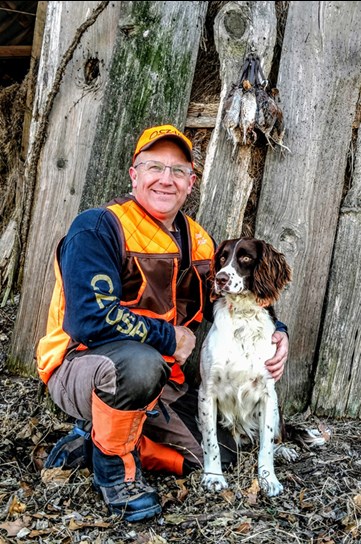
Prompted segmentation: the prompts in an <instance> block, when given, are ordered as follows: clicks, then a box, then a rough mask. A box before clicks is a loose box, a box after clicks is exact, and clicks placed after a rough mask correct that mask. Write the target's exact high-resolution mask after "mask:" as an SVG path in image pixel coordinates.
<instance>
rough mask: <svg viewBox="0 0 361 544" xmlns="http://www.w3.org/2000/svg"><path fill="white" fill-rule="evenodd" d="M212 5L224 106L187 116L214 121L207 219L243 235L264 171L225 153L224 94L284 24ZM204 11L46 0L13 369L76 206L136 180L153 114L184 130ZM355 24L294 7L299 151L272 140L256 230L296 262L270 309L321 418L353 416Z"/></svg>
mask: <svg viewBox="0 0 361 544" xmlns="http://www.w3.org/2000/svg"><path fill="white" fill-rule="evenodd" d="M218 4H219V6H218V7H217V9H218V10H219V13H218V15H217V17H216V19H215V43H216V47H217V51H218V54H219V62H220V74H219V75H220V81H221V86H222V89H221V93H220V96H219V104H218V113H217V115H216V118H215V119H214V118H213V119H214V122H212V116H210V115H208V116H206V117H207V119H206V123H207V124H206V125H204V124H202V121H201V116H199V115H198V114H194V112H191V111H190V110H189V111H188V114H189V115H188V119H190V118H192V120H193V121H194V124H193V125H192V126H193V127H199V128H201V127H204V126H207V127H208V128H209V127H211V130H212V137H211V141H210V143H209V145H208V148H207V150H205V157H204V171H203V181H202V184H201V202H200V207H199V212H198V219H199V220H200V221H201V222H202V223H203V224H204V226H205V227H206V228H208V229H209V231H210V232H211V233H212V234H213V235H214V236H215V238H216V239H217V240H218V241H220V240H221V239H223V238H226V237H229V236H238V235H239V234H240V233H241V231H242V228H243V227H244V222H245V221H244V214H245V211H246V207H247V204H248V203H249V202H248V199H249V195H250V194H251V191H252V190H254V182H255V179H254V177H253V172H252V168H251V167H250V165H251V159H250V157H252V153H253V152H254V150H252V148H250V147H249V146H246V147H240V148H238V149H237V151H236V153H232V152H233V146H232V142H231V141H230V140H229V139H228V138H227V136H226V133H225V130H224V127H222V123H221V116H222V114H223V111H224V101H225V97H226V94H227V92H228V90H229V88H230V85H231V84H232V83H233V82H235V81H236V80H237V78H238V77H239V70H240V67H241V65H242V63H243V60H244V56H245V55H246V54H247V53H249V52H250V51H256V52H257V53H258V54H259V55H260V56H261V57H262V58H263V62H264V69H265V72H266V75H267V73H268V72H269V70H270V66H271V63H274V61H275V58H274V53H275V51H276V47H275V36H276V33H277V31H278V30H279V28H277V27H276V17H275V3H274V2H242V1H240V2H220V3H218ZM285 4H286V3H285ZM102 7H104V9H103V10H101V9H100V8H102ZM212 7H213V6H212ZM96 8H98V11H97V13H96V15H95V16H94V12H93V11H92V10H93V9H96ZM206 9H207V2H190V3H184V4H180V3H178V2H115V3H114V2H113V3H108V2H104V3H102V2H100V3H99V2H87V3H80V2H76V3H71V4H70V3H68V2H49V11H48V13H47V18H46V27H45V34H44V38H45V39H44V43H43V49H42V54H41V63H40V68H39V76H38V85H37V95H36V102H35V108H34V112H33V119H32V126H31V131H30V146H29V153H28V157H27V165H26V168H27V172H26V175H27V178H28V179H30V182H34V184H35V183H36V191H35V195H34V205H33V207H32V221H31V228H30V235H29V240H28V251H27V258H26V268H25V273H24V281H23V290H22V296H21V305H20V309H19V314H18V319H17V322H16V327H15V331H14V335H13V342H12V353H11V360H12V362H13V363H14V364H16V363H19V364H21V365H24V363H25V364H27V365H28V368H29V369H30V370H31V369H32V370H34V366H33V356H34V353H35V346H36V343H37V340H38V339H39V337H40V336H41V335H42V334H43V333H44V331H45V321H46V313H47V308H48V303H49V300H50V294H51V291H52V286H53V282H54V278H53V275H52V265H53V254H54V249H55V246H56V243H57V241H58V239H59V238H60V237H61V236H62V235H63V234H64V233H65V232H66V230H67V228H68V226H69V224H70V222H71V220H72V219H73V217H74V216H75V215H76V213H77V212H78V210H79V209H82V208H85V207H88V206H91V205H97V204H100V203H102V202H104V201H105V200H107V199H108V198H111V197H113V196H114V194H118V193H122V192H125V191H127V190H128V187H129V186H128V177H127V168H128V164H129V160H130V157H131V153H132V150H133V147H134V142H135V139H136V137H137V135H138V132H139V131H140V130H141V128H143V126H144V124H145V123H146V122H147V121H149V124H152V123H156V122H166V121H170V122H172V123H175V124H178V125H179V126H180V127H184V125H185V122H186V118H187V107H188V101H189V98H190V93H191V85H192V81H193V74H194V69H195V62H196V55H197V53H198V50H199V43H200V39H201V33H202V29H203V25H204V20H205V14H206ZM92 17H93V20H91V19H92ZM360 20H361V4H360V3H359V2H347V3H346V2H289V12H288V18H287V24H286V30H285V36H284V41H283V47H282V54H281V62H280V66H279V77H278V82H277V87H278V88H279V90H280V97H281V107H282V110H283V112H284V116H285V124H286V127H287V132H286V135H285V143H286V145H287V146H288V147H289V148H290V149H291V153H284V154H283V155H281V154H280V153H279V152H275V151H273V150H271V149H269V150H268V152H267V157H266V163H265V168H264V172H263V179H262V188H261V194H260V199H259V202H258V209H257V219H256V225H255V232H256V235H257V236H258V237H261V238H264V239H265V240H267V241H268V242H270V243H272V244H273V245H274V246H275V247H277V248H278V249H280V250H281V251H283V252H284V253H285V255H286V257H287V259H288V261H289V263H290V265H291V266H292V268H293V283H292V284H291V286H290V287H289V288H288V289H287V291H285V293H284V296H283V297H282V299H281V301H280V303H279V304H278V305H277V310H278V313H279V316H280V318H281V319H282V320H284V321H285V322H286V323H287V324H288V326H289V330H290V347H291V350H290V357H289V361H288V364H287V368H286V373H285V376H284V377H283V379H282V381H281V382H280V383H279V384H278V386H277V387H278V389H279V393H280V399H281V402H282V404H283V407H284V409H285V411H286V413H292V412H296V411H302V410H304V409H305V408H306V407H307V406H308V405H309V404H310V403H311V407H312V409H313V410H315V412H316V413H319V414H326V415H327V414H328V415H337V416H341V415H350V416H353V417H356V416H360V403H359V400H358V399H359V398H360V394H361V386H360V383H361V381H360V379H359V378H360V373H361V361H360V335H359V321H360V319H359V318H360V316H359V311H360V310H359V303H358V299H359V294H360V293H359V287H358V285H359V283H360V282H359V277H360V265H359V264H358V263H359V259H358V253H359V245H360V223H359V211H360V181H359V179H360V158H359V153H360V152H359V149H360V144H358V147H357V157H358V158H357V160H356V163H355V164H354V163H352V164H351V163H350V161H349V150H350V149H351V146H352V142H353V140H352V126H353V122H354V120H355V112H356V108H357V102H358V98H359V92H360V87H361V47H360V46H361V43H360V40H361V34H360V32H359V30H358V28H359V21H360ZM87 22H88V23H89V25H88V27H87V28H86V29H85V26H84V25H86V24H87ZM90 23H91V24H90ZM118 24H119V28H118ZM160 29H161V30H162V32H164V34H162V35H161V36H159V31H160ZM175 66H178V67H179V71H177V70H175ZM60 76H61V77H60ZM170 76H171V77H172V80H171V81H170V80H169V78H170ZM212 99H213V101H214V97H213V98H212ZM212 108H213V110H214V104H212ZM212 108H210V110H209V111H211V109H212ZM190 114H191V115H193V117H190ZM197 123H198V124H197ZM358 123H359V120H358ZM357 129H358V124H357V123H356V124H355V123H354V132H353V138H354V139H355V134H356V132H357ZM39 142H40V148H39ZM354 149H356V148H355V147H354ZM355 153H356V151H355ZM262 167H263V165H262ZM346 172H347V173H348V174H347V176H346V177H347V182H348V184H349V186H350V187H346V188H348V189H349V191H348V194H347V197H346V199H345V200H344V201H343V196H344V194H345V192H346V191H345V187H344V184H345V173H346ZM345 268H346V270H345ZM29 308H31V312H29Z"/></svg>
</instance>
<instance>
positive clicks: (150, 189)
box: [129, 140, 196, 228]
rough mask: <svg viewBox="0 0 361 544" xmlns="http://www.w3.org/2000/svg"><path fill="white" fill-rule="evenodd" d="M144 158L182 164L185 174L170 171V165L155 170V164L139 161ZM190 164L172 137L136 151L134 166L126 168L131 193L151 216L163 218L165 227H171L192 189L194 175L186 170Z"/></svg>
mask: <svg viewBox="0 0 361 544" xmlns="http://www.w3.org/2000/svg"><path fill="white" fill-rule="evenodd" d="M146 161H157V162H160V163H163V164H164V165H166V166H181V167H185V168H186V169H187V175H186V176H180V177H179V176H178V175H173V174H172V172H171V170H170V168H166V169H165V170H164V172H162V173H159V172H157V168H152V169H151V170H149V165H150V164H151V163H149V162H147V163H146V164H140V163H145V162H146ZM137 165H139V166H137ZM191 168H192V165H191V163H190V162H189V161H188V160H187V157H186V156H185V154H184V152H183V151H182V149H181V148H180V147H178V145H177V144H176V143H174V142H172V141H171V140H160V141H159V142H156V143H155V144H153V145H152V147H151V148H150V149H147V150H146V151H142V152H141V153H139V155H138V156H137V158H136V159H135V163H134V166H131V167H130V169H129V174H130V177H131V179H132V187H133V195H134V196H135V198H136V199H137V201H138V202H139V204H141V205H142V206H143V207H144V208H145V209H146V210H147V211H148V212H149V213H150V214H151V215H153V217H155V218H156V219H158V220H159V221H162V223H164V225H165V226H166V227H167V228H171V226H172V223H173V221H174V218H175V216H176V215H177V212H178V210H179V209H180V208H181V207H182V206H183V204H184V202H185V200H186V198H187V195H189V194H190V192H191V191H192V187H193V185H194V182H195V180H196V175H195V174H188V170H191Z"/></svg>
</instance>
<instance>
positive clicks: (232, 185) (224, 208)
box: [197, 2, 277, 242]
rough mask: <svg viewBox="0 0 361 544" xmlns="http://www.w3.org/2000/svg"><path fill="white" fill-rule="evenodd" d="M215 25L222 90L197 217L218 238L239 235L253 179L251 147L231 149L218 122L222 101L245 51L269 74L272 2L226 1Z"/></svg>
mask: <svg viewBox="0 0 361 544" xmlns="http://www.w3.org/2000/svg"><path fill="white" fill-rule="evenodd" d="M214 26H215V29H214V30H215V43H216V47H217V51H218V54H219V59H220V64H221V81H222V91H221V96H220V104H219V110H218V115H217V119H216V125H215V128H214V130H213V133H212V137H211V140H210V142H209V146H208V151H207V157H206V160H205V165H204V172H203V179H202V185H201V201H200V206H199V213H198V216H197V218H198V220H199V221H200V223H201V224H202V225H203V226H204V227H205V228H206V229H207V230H208V231H209V232H210V233H211V234H212V235H213V236H214V238H215V239H216V240H217V242H220V241H222V240H224V239H225V238H232V237H235V236H238V235H240V233H241V230H242V223H243V216H244V211H245V208H246V205H247V201H248V197H249V195H250V192H251V190H252V184H253V179H252V176H251V174H250V173H249V171H248V168H249V165H250V160H251V149H250V146H249V145H246V146H243V145H242V146H240V147H238V148H237V150H236V153H234V154H232V151H233V143H232V142H231V140H230V139H229V137H228V136H227V133H226V130H225V129H224V128H223V126H222V114H223V111H224V107H225V100H226V98H227V94H228V92H229V90H230V88H231V85H232V83H237V82H238V81H239V78H240V72H241V68H242V65H243V62H244V60H245V58H246V55H247V54H248V53H251V52H255V53H257V54H258V55H259V56H260V58H261V59H262V62H263V70H264V72H265V75H266V77H267V75H268V73H269V70H270V67H271V62H272V58H273V49H274V45H275V41H276V31H277V21H276V14H275V6H274V2H229V3H227V4H226V5H225V6H224V7H223V8H222V9H221V10H220V12H219V13H218V15H217V17H216V20H215V25H214Z"/></svg>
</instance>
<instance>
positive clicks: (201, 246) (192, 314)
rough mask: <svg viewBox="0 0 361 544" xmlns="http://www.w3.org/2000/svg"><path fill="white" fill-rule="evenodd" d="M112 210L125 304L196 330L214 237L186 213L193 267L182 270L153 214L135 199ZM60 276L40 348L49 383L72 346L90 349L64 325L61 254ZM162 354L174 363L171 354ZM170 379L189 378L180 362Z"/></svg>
mask: <svg viewBox="0 0 361 544" xmlns="http://www.w3.org/2000/svg"><path fill="white" fill-rule="evenodd" d="M107 208H108V209H109V210H110V211H111V212H112V213H114V215H115V216H116V217H117V218H118V220H119V229H120V236H121V239H122V241H123V248H122V254H123V263H122V270H121V276H122V285H123V293H124V294H125V297H124V300H122V301H121V304H122V305H124V306H127V307H128V308H129V309H130V310H131V311H132V312H134V313H136V314H139V315H144V316H148V317H153V318H161V319H164V320H165V321H168V322H169V323H172V324H174V325H183V326H186V327H189V328H190V329H192V330H195V329H196V328H197V327H198V325H199V323H200V322H201V321H202V318H203V306H204V296H205V294H206V277H207V274H208V272H209V265H210V260H211V258H212V256H213V253H214V244H213V241H212V239H211V237H210V236H209V235H208V234H207V233H206V231H205V230H204V229H203V228H202V227H200V225H198V224H197V223H196V222H195V221H193V220H192V219H191V218H190V217H188V216H186V215H184V214H182V215H183V217H184V219H185V221H186V225H187V233H188V244H189V248H190V262H191V266H190V267H189V268H188V269H187V270H184V271H182V272H179V263H180V251H179V248H178V245H177V243H176V242H175V239H174V238H173V236H171V235H170V234H169V232H168V231H167V230H166V229H165V227H164V226H163V225H162V223H160V222H158V221H156V220H155V219H153V218H152V217H151V216H150V215H148V214H147V212H146V211H145V210H144V209H143V208H142V207H141V206H140V205H139V204H138V203H137V202H136V201H135V200H134V199H133V198H132V197H125V198H123V199H117V200H116V201H114V202H113V203H111V204H110V205H108V206H107ZM155 262H156V263H157V265H156V266H154V263H155ZM55 276H56V284H55V288H54V292H53V297H52V300H51V304H50V310H49V316H48V324H47V332H46V336H44V337H43V338H42V339H41V340H40V342H39V344H38V349H37V361H38V372H39V376H40V378H41V379H42V380H43V381H44V382H45V383H47V382H48V380H49V378H50V376H51V374H52V373H53V372H54V370H55V369H56V368H57V367H58V366H60V365H61V363H62V362H63V359H64V357H65V356H66V354H67V353H68V352H69V350H70V349H74V348H76V349H86V346H83V345H79V344H74V342H73V341H72V339H71V338H70V337H69V335H68V334H66V333H65V331H64V330H63V329H62V324H63V318H64V311H65V296H64V291H63V285H62V278H61V273H60V268H59V265H58V259H57V258H56V259H55ZM163 357H164V359H165V360H166V361H168V362H170V363H172V362H174V359H173V358H172V357H169V356H164V355H163ZM170 379H171V380H173V381H176V382H178V383H183V382H184V374H183V372H182V370H181V368H180V367H179V365H177V364H175V363H174V364H172V371H171V376H170Z"/></svg>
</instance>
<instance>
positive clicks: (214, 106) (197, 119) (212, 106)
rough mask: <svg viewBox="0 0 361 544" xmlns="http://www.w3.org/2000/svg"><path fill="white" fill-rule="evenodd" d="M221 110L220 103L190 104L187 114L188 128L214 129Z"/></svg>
mask: <svg viewBox="0 0 361 544" xmlns="http://www.w3.org/2000/svg"><path fill="white" fill-rule="evenodd" d="M218 108H219V102H211V103H209V104H203V103H201V102H190V104H189V107H188V113H187V120H186V127H187V128H214V127H215V126H216V118H217V113H218Z"/></svg>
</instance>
